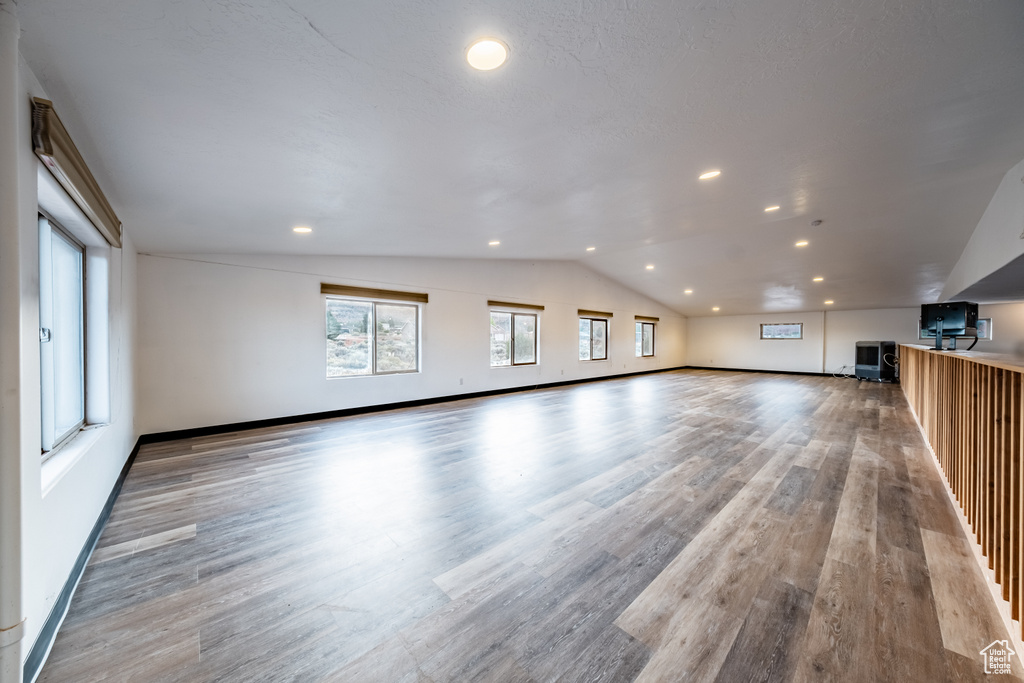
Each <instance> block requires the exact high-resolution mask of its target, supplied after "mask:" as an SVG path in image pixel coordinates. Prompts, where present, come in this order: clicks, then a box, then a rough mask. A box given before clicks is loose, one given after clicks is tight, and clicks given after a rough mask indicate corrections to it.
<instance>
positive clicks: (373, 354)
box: [323, 294, 423, 379]
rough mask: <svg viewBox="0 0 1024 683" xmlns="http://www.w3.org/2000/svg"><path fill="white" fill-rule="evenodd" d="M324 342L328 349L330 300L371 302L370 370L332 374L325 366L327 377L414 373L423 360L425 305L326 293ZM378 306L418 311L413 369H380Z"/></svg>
mask: <svg viewBox="0 0 1024 683" xmlns="http://www.w3.org/2000/svg"><path fill="white" fill-rule="evenodd" d="M323 298H324V309H323V310H324V343H325V351H326V350H327V346H326V345H327V344H329V343H330V339H329V337H328V336H327V334H328V330H327V325H328V320H327V319H328V316H329V315H330V313H329V310H328V309H329V305H330V304H329V302H331V301H352V302H356V303H362V304H370V320H369V322H368V327H367V336H368V340H367V342H368V345H369V346H370V347H371V350H370V372H359V373H349V374H343V375H332V374H330V368H329V367H325V372H326V374H327V379H346V378H349V377H381V376H385V375H413V374H416V373H418V372H420V371H421V368H422V365H423V362H422V350H423V324H422V321H423V306H422V305H421V304H419V303H415V302H410V301H400V300H392V299H376V298H364V297H351V296H334V295H329V294H328V295H325V296H324V297H323ZM378 306H402V307H408V308H412V309H414V310H415V311H416V322H415V324H416V367H415V368H414V369H412V370H379V369H378V364H379V359H378V357H377V354H378V352H379V349H378V348H377V307H378Z"/></svg>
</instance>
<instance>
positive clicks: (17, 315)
mask: <svg viewBox="0 0 1024 683" xmlns="http://www.w3.org/2000/svg"><path fill="white" fill-rule="evenodd" d="M30 96H39V97H46V94H45V93H44V92H43V90H42V88H41V87H40V85H39V83H38V82H37V80H36V79H35V77H34V76H33V74H32V73H31V72H30V71H29V70H28V68H27V67H26V66H25V65H24V63H23V62H22V63H21V65H20V70H19V91H18V93H17V99H18V101H19V102H21V103H22V108H23V109H24V111H25V116H24V117H23V118H22V119H21V120H20V121H19V127H20V131H19V135H18V139H19V140H20V141H21V142H20V146H19V149H18V160H19V161H18V181H19V184H18V187H19V195H18V219H17V225H16V226H15V225H6V224H5V225H4V226H3V229H4V230H5V231H6V230H16V231H17V233H18V239H17V244H18V258H17V262H16V265H15V267H16V268H17V269H18V278H17V282H18V285H17V291H16V292H11V291H6V290H5V291H4V297H5V298H12V299H13V298H14V297H16V298H17V307H16V308H13V307H8V306H4V307H3V308H2V311H3V314H4V316H5V318H4V319H3V320H2V321H0V326H3V327H5V328H7V329H17V330H19V333H20V334H19V336H18V341H17V345H18V348H17V356H18V359H19V363H18V368H19V371H20V380H19V382H18V386H17V388H16V390H15V392H14V393H15V395H14V397H13V400H11V401H10V402H9V403H8V402H7V401H6V400H5V403H4V411H5V412H6V411H8V410H10V411H12V413H13V414H17V416H18V417H17V422H18V431H19V434H18V438H19V442H18V448H17V450H16V451H13V450H10V449H8V448H6V447H5V448H4V450H3V451H0V457H5V458H6V457H18V458H20V469H21V487H20V496H21V510H20V516H21V520H20V522H21V528H22V538H23V542H22V545H21V552H20V558H10V557H5V558H3V561H4V562H8V561H12V560H13V561H19V560H20V562H21V565H22V567H23V572H22V578H21V595H22V602H23V611H24V616H25V617H27V619H26V622H25V636H24V642H23V648H22V656H23V658H24V657H27V656H28V654H29V651H30V649H31V647H32V644H33V643H34V642H35V640H36V636H37V635H38V634H39V630H40V628H41V627H42V625H43V623H44V622H45V620H46V618H47V616H48V615H49V613H50V610H51V608H52V607H53V605H54V602H55V600H56V598H57V596H58V595H59V594H60V591H61V589H62V588H63V587H64V584H65V582H66V581H67V579H68V577H69V575H70V572H71V569H72V567H73V566H74V564H75V561H76V560H77V559H78V555H79V553H80V552H81V550H82V548H83V545H84V544H85V542H86V540H87V538H88V536H89V533H90V532H91V531H92V528H93V525H94V524H95V522H96V520H97V518H98V517H99V514H100V512H101V511H102V509H103V506H104V504H105V503H106V500H107V497H108V495H109V494H110V491H111V489H112V488H113V486H114V484H115V482H116V480H117V477H118V475H119V474H120V471H121V469H122V467H123V465H124V463H125V461H126V460H127V458H128V456H129V454H130V453H131V450H132V447H133V445H134V443H135V441H136V439H137V432H136V431H135V428H134V400H135V397H134V381H135V376H134V362H133V358H134V347H135V335H134V333H135V267H136V254H135V250H134V248H133V247H132V243H131V239H130V237H129V236H128V235H127V234H126V236H125V242H124V246H123V248H121V249H112V250H110V251H109V265H110V271H109V283H110V290H109V310H108V318H109V320H108V322H109V328H108V330H109V336H108V340H107V341H108V352H109V360H110V365H109V397H110V421H109V423H108V424H106V425H102V426H96V427H93V428H92V429H89V430H86V431H83V432H81V433H80V434H79V436H77V437H75V438H74V439H73V440H72V441H71V443H70V444H69V445H68V446H66V447H64V448H63V449H62V450H61V451H58V452H57V454H55V455H54V456H53V457H52V458H51V459H49V460H48V461H47V462H46V463H42V462H41V457H40V433H41V428H40V410H39V405H40V390H39V338H38V330H39V301H38V293H39V254H38V249H39V238H38V224H37V220H36V216H37V197H38V186H37V175H36V174H37V170H38V168H39V162H38V160H37V159H36V157H35V156H34V154H33V153H32V150H31V146H30V141H31V135H30V122H29V117H28V115H27V112H28V109H29V106H28V102H29V97H30ZM55 106H56V108H57V110H58V112H60V111H61V109H62V107H67V106H70V105H69V104H68V103H61V102H55ZM67 123H68V120H67V119H65V124H67ZM69 128H70V133H71V135H72V137H75V136H76V134H77V133H78V131H77V130H76V129H74V128H73V127H70V126H69ZM103 184H104V183H103V181H102V180H101V185H103ZM5 243H6V241H5ZM9 311H10V312H9ZM7 326H11V327H7ZM90 338H91V337H90ZM91 351H95V349H92V350H91ZM7 388H8V387H7V386H5V399H6V398H8V396H7V395H6V390H7ZM3 438H4V439H6V438H7V437H6V436H5V437H3ZM5 443H6V441H5ZM3 510H4V514H5V515H6V514H8V511H7V508H6V507H4V508H3Z"/></svg>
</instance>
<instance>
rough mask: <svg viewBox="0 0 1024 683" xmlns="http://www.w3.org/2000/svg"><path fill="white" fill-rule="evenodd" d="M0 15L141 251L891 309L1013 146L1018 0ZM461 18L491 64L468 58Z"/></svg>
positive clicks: (115, 6) (930, 280)
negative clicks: (434, 260) (358, 261)
mask: <svg viewBox="0 0 1024 683" xmlns="http://www.w3.org/2000/svg"><path fill="white" fill-rule="evenodd" d="M18 13H19V18H20V21H21V25H22V39H21V52H22V54H23V55H24V57H25V58H26V61H27V62H28V64H29V66H30V67H31V69H32V70H33V72H34V73H35V74H36V76H37V77H38V78H39V79H40V81H41V82H42V84H43V86H44V87H45V88H46V90H47V92H48V93H49V95H50V96H51V97H52V98H53V99H54V101H55V105H56V107H57V110H58V112H59V113H60V115H61V117H62V119H64V122H65V124H66V125H67V126H68V128H69V129H70V131H71V133H72V135H73V136H74V137H75V140H76V142H77V144H78V146H79V147H80V149H82V151H83V154H84V155H85V156H86V158H87V160H88V161H89V163H90V165H91V167H92V168H93V171H94V173H95V174H96V175H97V177H98V178H99V180H100V182H101V185H102V186H103V187H104V189H105V191H106V193H107V195H108V197H109V198H110V200H111V202H112V204H113V205H114V207H115V209H116V210H117V212H118V214H119V216H120V218H121V219H122V221H123V222H124V224H125V228H126V232H128V233H129V234H130V235H131V237H132V238H133V240H134V242H135V244H136V246H137V247H138V249H139V250H140V251H142V252H149V253H171V252H175V253H181V252H187V253H213V252H231V253H284V254H304V253H309V254H344V255H402V256H446V257H469V258H513V259H573V260H579V261H580V262H582V263H584V264H586V265H587V266H589V267H591V268H593V269H595V270H597V271H600V272H602V273H604V274H606V275H608V276H610V277H612V278H614V279H616V280H618V281H620V282H622V283H623V284H625V285H627V286H629V287H631V288H633V289H636V290H638V291H640V292H643V293H645V294H647V295H649V296H651V297H653V298H654V299H657V300H659V301H661V302H663V303H665V304H666V305H668V306H670V307H672V308H674V309H676V310H678V311H680V312H682V313H684V314H686V315H706V314H709V313H710V309H711V306H719V307H720V308H721V313H722V314H728V313H751V312H757V311H787V310H788V311H798V310H817V309H821V308H823V301H824V300H825V299H832V300H834V301H835V304H834V306H835V307H836V308H845V309H856V308H876V307H891V306H914V305H917V304H919V303H921V302H923V301H929V300H934V299H935V298H936V297H937V296H938V295H939V292H940V290H941V288H942V285H943V283H944V281H945V279H946V277H947V275H948V274H949V271H950V270H951V268H952V267H953V265H954V263H955V262H956V260H957V258H958V257H959V256H960V253H961V251H962V249H963V247H964V245H965V244H966V242H967V240H968V238H969V237H970V234H971V232H972V230H973V229H974V227H975V226H976V225H977V222H978V220H979V219H980V217H981V215H982V212H983V211H984V209H985V206H986V205H987V203H988V201H989V199H990V198H991V197H992V194H993V193H994V192H995V189H996V187H997V185H998V183H999V181H1000V180H1001V179H1002V177H1003V175H1004V174H1005V173H1006V171H1007V170H1008V169H1009V168H1010V167H1011V166H1013V165H1014V164H1015V163H1017V162H1019V161H1020V160H1021V159H1022V158H1024V38H1022V37H1024V3H1021V2H1020V0H985V1H982V2H967V1H965V0H934V1H931V0H930V1H929V2H922V1H921V0H863V1H861V2H855V3H854V2H850V1H849V0H710V1H705V0H684V1H681V2H669V1H667V0H666V1H663V2H654V3H645V2H638V1H635V0H618V1H616V2H612V1H608V2H591V1H588V0H583V1H580V0H574V1H572V2H567V1H565V0H517V1H516V2H509V3H482V2H428V1H425V0H423V1H419V2H413V1H410V0H346V1H344V2H337V1H336V0H251V1H248V2H241V1H234V0H174V1H171V0H164V1H158V0H30V1H29V2H22V3H20V4H19V7H18ZM479 36H496V37H499V38H500V39H502V40H503V41H504V42H506V43H507V44H508V46H509V48H510V59H509V61H508V63H507V64H505V65H504V66H502V67H501V68H499V69H497V70H495V71H490V72H478V71H474V70H473V69H471V68H470V67H469V66H468V65H467V63H466V61H465V49H466V47H467V46H468V45H469V44H470V42H471V41H473V40H474V39H475V38H477V37H479ZM710 169H720V170H721V171H722V173H721V175H720V176H719V177H718V178H715V179H713V180H707V181H699V180H698V178H697V177H698V175H699V174H701V173H702V172H704V171H707V170H710ZM774 205H778V206H779V207H780V208H779V209H778V210H777V211H775V212H772V213H765V211H764V209H765V208H766V207H768V206H774ZM817 219H820V220H822V221H823V222H822V223H821V224H820V225H818V226H812V225H811V223H812V221H814V220H817ZM296 225H308V226H310V227H312V228H313V233H312V234H309V235H305V236H301V235H296V234H294V233H293V232H292V231H291V228H292V227H293V226H296ZM492 240H499V241H500V242H501V244H500V245H499V246H496V247H495V246H488V242H490V241H492ZM798 240H807V241H808V242H809V244H808V245H807V246H806V247H802V248H798V247H795V246H794V244H795V243H796V242H797V241H798ZM587 247H595V249H594V250H593V251H591V252H588V251H586V249H587ZM648 265H653V266H654V268H653V269H647V267H646V266H648ZM815 276H822V277H824V278H825V280H824V281H823V282H818V283H815V282H812V278H813V277H815ZM686 289H692V290H693V293H692V294H689V295H688V294H684V290H686Z"/></svg>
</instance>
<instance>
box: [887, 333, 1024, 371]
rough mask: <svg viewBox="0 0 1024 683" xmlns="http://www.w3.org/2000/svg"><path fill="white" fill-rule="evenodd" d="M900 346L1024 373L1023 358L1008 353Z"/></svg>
mask: <svg viewBox="0 0 1024 683" xmlns="http://www.w3.org/2000/svg"><path fill="white" fill-rule="evenodd" d="M960 343H961V344H962V343H963V340H960ZM900 346H902V347H903V348H905V349H918V350H920V351H928V352H930V353H935V354H941V355H944V356H949V357H950V358H963V359H965V360H969V361H971V362H974V363H982V364H983V365H991V366H993V367H997V368H1005V369H1007V370H1013V371H1015V372H1024V357H1022V356H1015V355H1012V354H1009V353H986V352H984V351H962V350H959V349H958V350H956V351H936V350H935V347H934V346H924V345H922V344H900Z"/></svg>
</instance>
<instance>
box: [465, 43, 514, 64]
mask: <svg viewBox="0 0 1024 683" xmlns="http://www.w3.org/2000/svg"><path fill="white" fill-rule="evenodd" d="M507 60H508V45H506V44H505V43H503V42H502V41H500V40H498V39H497V38H480V39H479V40H476V41H474V42H473V44H472V45H470V46H469V47H468V48H467V49H466V61H467V62H469V65H470V66H471V67H473V68H474V69H477V70H478V71H491V70H493V69H497V68H498V67H499V66H501V65H502V64H504V63H505V62H506V61H507Z"/></svg>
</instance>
